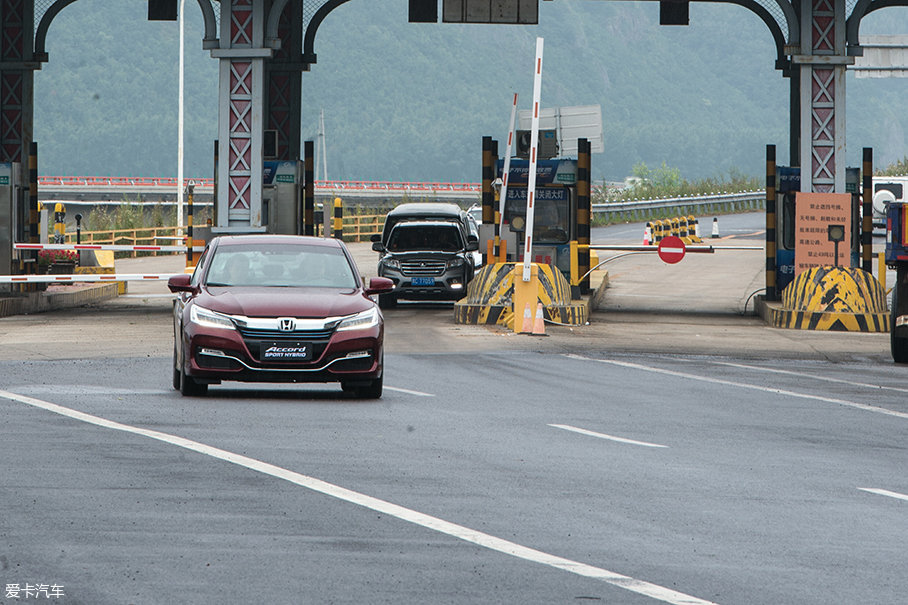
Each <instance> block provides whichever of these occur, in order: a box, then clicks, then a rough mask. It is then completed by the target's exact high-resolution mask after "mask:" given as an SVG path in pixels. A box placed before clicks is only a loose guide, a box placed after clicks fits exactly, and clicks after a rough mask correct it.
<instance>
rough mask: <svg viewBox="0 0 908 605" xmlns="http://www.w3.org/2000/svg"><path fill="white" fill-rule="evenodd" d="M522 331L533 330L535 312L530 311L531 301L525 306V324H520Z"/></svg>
mask: <svg viewBox="0 0 908 605" xmlns="http://www.w3.org/2000/svg"><path fill="white" fill-rule="evenodd" d="M520 331H521V332H532V331H533V314H532V313H531V312H530V303H527V304H526V306H525V307H524V308H523V324H522V325H521V326H520Z"/></svg>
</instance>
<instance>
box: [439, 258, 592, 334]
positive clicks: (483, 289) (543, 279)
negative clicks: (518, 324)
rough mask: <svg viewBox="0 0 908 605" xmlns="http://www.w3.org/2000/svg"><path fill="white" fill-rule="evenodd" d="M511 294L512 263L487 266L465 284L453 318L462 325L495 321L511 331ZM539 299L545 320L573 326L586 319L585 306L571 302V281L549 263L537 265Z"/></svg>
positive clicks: (583, 322)
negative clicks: (463, 292)
mask: <svg viewBox="0 0 908 605" xmlns="http://www.w3.org/2000/svg"><path fill="white" fill-rule="evenodd" d="M513 295H514V263H495V264H492V265H486V266H485V267H483V268H482V269H481V270H480V271H479V272H478V273H477V274H476V277H474V278H473V280H472V281H471V282H470V284H469V286H467V296H466V298H463V299H462V300H460V301H458V302H457V303H455V305H454V320H455V321H456V322H457V323H461V324H498V325H501V326H508V327H509V328H511V329H512V330H513V329H514V325H515V319H516V317H515V314H514V303H513ZM538 298H539V302H540V303H542V308H543V313H544V317H545V319H546V321H550V322H555V323H561V324H568V325H572V326H579V325H583V324H585V323H586V321H587V314H588V311H587V306H586V305H585V304H583V303H582V302H572V301H571V287H570V284H568V281H567V280H566V279H565V278H564V275H562V274H561V271H559V270H558V269H555V268H553V267H552V266H551V265H546V264H540V265H539V292H538ZM521 312H522V311H521Z"/></svg>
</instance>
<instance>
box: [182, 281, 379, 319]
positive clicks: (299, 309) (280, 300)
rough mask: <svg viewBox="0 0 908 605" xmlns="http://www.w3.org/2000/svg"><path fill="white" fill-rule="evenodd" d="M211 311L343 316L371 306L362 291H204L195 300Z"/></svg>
mask: <svg viewBox="0 0 908 605" xmlns="http://www.w3.org/2000/svg"><path fill="white" fill-rule="evenodd" d="M195 302H196V304H199V305H201V306H203V307H205V308H207V309H211V310H212V311H217V312H219V313H226V314H227V315H245V316H246V317H300V318H305V317H309V318H323V317H343V316H346V315H353V314H354V313H359V312H360V311H365V310H366V309H368V308H370V307H371V306H372V305H373V304H374V303H373V302H372V301H371V300H370V299H368V298H366V297H365V296H363V294H362V291H361V290H354V289H344V290H338V289H335V288H241V287H231V288H217V287H211V288H208V287H206V288H203V289H202V293H201V294H200V295H199V296H198V297H197V298H196V301H195Z"/></svg>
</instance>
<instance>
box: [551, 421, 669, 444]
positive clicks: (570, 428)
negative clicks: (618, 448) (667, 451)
mask: <svg viewBox="0 0 908 605" xmlns="http://www.w3.org/2000/svg"><path fill="white" fill-rule="evenodd" d="M549 426H551V427H553V428H556V429H564V430H566V431H572V432H574V433H580V434H581V435H589V436H590V437H598V438H599V439H608V440H609V441H617V442H618V443H629V444H630V445H642V446H643V447H668V446H667V445H659V444H658V443H647V442H646V441H634V440H633V439H625V438H624V437H615V436H614V435H606V434H605V433H597V432H595V431H588V430H586V429H581V428H577V427H576V426H571V425H569V424H550V425H549Z"/></svg>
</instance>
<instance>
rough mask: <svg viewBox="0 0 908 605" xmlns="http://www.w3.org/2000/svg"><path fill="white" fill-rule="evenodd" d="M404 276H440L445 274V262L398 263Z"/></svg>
mask: <svg viewBox="0 0 908 605" xmlns="http://www.w3.org/2000/svg"><path fill="white" fill-rule="evenodd" d="M400 270H401V273H403V274H404V275H416V276H419V275H441V274H442V273H444V272H445V261H431V260H424V261H407V262H401V263H400Z"/></svg>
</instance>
